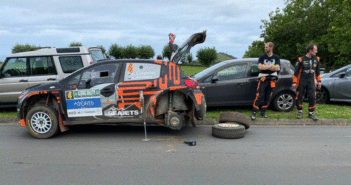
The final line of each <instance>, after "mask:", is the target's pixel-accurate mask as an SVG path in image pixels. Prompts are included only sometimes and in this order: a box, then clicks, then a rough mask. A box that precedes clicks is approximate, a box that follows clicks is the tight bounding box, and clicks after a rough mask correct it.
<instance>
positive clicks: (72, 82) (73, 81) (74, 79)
mask: <svg viewBox="0 0 351 185" xmlns="http://www.w3.org/2000/svg"><path fill="white" fill-rule="evenodd" d="M81 76H82V73H77V74H75V75H74V76H72V77H71V79H70V80H69V81H68V85H78V82H79V79H80V77H81ZM74 88H76V86H75V87H74Z"/></svg>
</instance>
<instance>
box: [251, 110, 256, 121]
mask: <svg viewBox="0 0 351 185" xmlns="http://www.w3.org/2000/svg"><path fill="white" fill-rule="evenodd" d="M251 119H252V120H255V119H256V112H252V115H251Z"/></svg>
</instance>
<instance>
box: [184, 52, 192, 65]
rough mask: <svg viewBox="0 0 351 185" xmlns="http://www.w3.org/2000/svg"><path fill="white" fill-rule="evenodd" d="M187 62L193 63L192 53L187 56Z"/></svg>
mask: <svg viewBox="0 0 351 185" xmlns="http://www.w3.org/2000/svg"><path fill="white" fill-rule="evenodd" d="M186 60H187V61H188V63H189V64H190V63H191V62H193V55H192V54H191V53H189V54H187V55H186Z"/></svg>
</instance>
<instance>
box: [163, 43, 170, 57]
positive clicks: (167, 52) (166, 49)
mask: <svg viewBox="0 0 351 185" xmlns="http://www.w3.org/2000/svg"><path fill="white" fill-rule="evenodd" d="M162 56H163V58H168V61H170V60H171V56H172V53H171V51H169V45H168V44H167V45H165V46H164V47H163V51H162Z"/></svg>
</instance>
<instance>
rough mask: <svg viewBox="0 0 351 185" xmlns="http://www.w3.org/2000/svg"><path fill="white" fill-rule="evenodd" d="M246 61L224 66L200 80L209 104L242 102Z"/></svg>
mask: <svg viewBox="0 0 351 185" xmlns="http://www.w3.org/2000/svg"><path fill="white" fill-rule="evenodd" d="M246 74H247V63H236V64H233V65H229V66H226V67H224V68H221V69H220V70H218V71H216V72H215V73H213V74H211V75H210V76H208V77H207V78H205V79H204V80H202V81H201V82H200V86H201V91H202V92H203V93H204V94H205V99H206V103H207V104H208V105H209V106H230V105H236V104H243V103H244V102H245V100H244V97H245V93H246V90H247V89H246V87H247V82H248V80H247V79H246Z"/></svg>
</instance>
